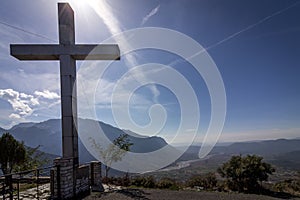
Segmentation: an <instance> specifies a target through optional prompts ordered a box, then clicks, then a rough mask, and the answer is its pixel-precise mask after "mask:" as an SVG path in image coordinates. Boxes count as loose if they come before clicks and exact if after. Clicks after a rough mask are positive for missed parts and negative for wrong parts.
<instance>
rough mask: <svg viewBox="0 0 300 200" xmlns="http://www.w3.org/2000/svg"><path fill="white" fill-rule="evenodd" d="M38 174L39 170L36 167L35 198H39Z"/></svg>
mask: <svg viewBox="0 0 300 200" xmlns="http://www.w3.org/2000/svg"><path fill="white" fill-rule="evenodd" d="M39 176H40V170H39V169H37V170H36V198H37V199H40V198H39Z"/></svg>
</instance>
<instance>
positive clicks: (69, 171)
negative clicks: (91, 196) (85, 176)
mask: <svg viewBox="0 0 300 200" xmlns="http://www.w3.org/2000/svg"><path fill="white" fill-rule="evenodd" d="M54 166H55V167H54V168H53V170H52V172H51V186H52V187H53V188H51V192H52V193H53V194H51V196H52V198H53V199H71V198H73V197H75V196H76V173H75V169H74V159H73V158H57V159H55V160H54Z"/></svg>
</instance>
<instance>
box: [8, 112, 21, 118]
mask: <svg viewBox="0 0 300 200" xmlns="http://www.w3.org/2000/svg"><path fill="white" fill-rule="evenodd" d="M9 118H11V119H21V116H20V115H18V114H15V113H12V114H10V115H9Z"/></svg>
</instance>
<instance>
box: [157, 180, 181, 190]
mask: <svg viewBox="0 0 300 200" xmlns="http://www.w3.org/2000/svg"><path fill="white" fill-rule="evenodd" d="M157 187H158V188H160V189H171V190H179V186H178V184H177V183H176V182H175V181H174V180H173V179H170V178H163V179H161V180H160V181H159V182H158V183H157Z"/></svg>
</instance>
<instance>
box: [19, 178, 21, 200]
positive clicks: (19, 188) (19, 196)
mask: <svg viewBox="0 0 300 200" xmlns="http://www.w3.org/2000/svg"><path fill="white" fill-rule="evenodd" d="M20 180H21V174H19V179H18V200H19V199H20Z"/></svg>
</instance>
